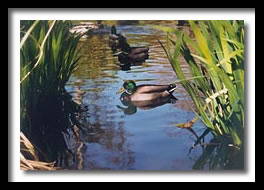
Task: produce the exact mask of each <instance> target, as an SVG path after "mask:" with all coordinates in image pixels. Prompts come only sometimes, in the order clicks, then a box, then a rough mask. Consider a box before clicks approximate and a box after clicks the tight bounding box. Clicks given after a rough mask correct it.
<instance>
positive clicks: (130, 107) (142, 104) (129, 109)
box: [117, 92, 177, 115]
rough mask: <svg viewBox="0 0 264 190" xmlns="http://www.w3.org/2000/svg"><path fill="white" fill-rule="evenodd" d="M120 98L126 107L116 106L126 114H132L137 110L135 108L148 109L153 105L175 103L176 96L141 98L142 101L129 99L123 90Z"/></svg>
mask: <svg viewBox="0 0 264 190" xmlns="http://www.w3.org/2000/svg"><path fill="white" fill-rule="evenodd" d="M120 100H121V102H122V104H123V105H124V106H126V107H122V106H119V105H117V108H119V109H121V110H123V111H124V113H125V114H126V115H132V114H135V113H136V112H137V108H139V109H142V110H148V109H153V108H155V107H159V106H162V105H164V104H167V103H171V104H174V103H176V100H177V98H175V97H174V96H173V95H172V94H170V95H169V96H167V97H165V98H157V99H154V100H143V101H131V100H130V97H129V94H127V93H126V92H124V93H123V94H122V95H121V97H120Z"/></svg>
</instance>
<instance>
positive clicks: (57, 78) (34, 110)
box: [20, 20, 81, 160]
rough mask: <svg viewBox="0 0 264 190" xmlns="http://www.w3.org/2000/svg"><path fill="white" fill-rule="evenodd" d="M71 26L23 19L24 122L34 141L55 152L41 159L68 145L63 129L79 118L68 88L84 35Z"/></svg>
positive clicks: (21, 109) (67, 23) (23, 125)
mask: <svg viewBox="0 0 264 190" xmlns="http://www.w3.org/2000/svg"><path fill="white" fill-rule="evenodd" d="M70 27H71V22H70V21H56V20H54V21H48V20H41V21H40V20H36V21H34V20H23V21H21V22H20V34H21V36H20V37H21V38H20V39H21V41H20V126H21V131H22V132H23V133H24V134H25V136H27V137H28V139H29V140H30V141H31V142H32V144H34V145H36V146H37V147H41V150H42V151H43V152H45V153H46V155H49V153H51V156H49V158H47V156H46V158H44V157H43V154H42V155H39V157H40V158H39V159H40V160H54V159H55V158H56V156H57V155H56V153H58V151H60V149H67V146H66V144H65V141H64V137H63V134H62V132H65V133H67V128H69V127H71V126H73V125H74V124H75V123H76V122H77V121H76V119H75V113H76V112H77V111H78V109H79V108H80V107H79V106H78V105H77V104H76V103H74V102H73V101H72V97H71V96H70V95H69V94H68V93H67V92H66V90H65V88H64V86H65V84H66V82H67V81H68V79H69V77H70V75H71V73H72V72H73V70H74V69H75V67H76V66H77V63H78V60H79V59H80V56H79V51H78V47H77V44H78V42H79V39H80V38H81V35H78V34H76V33H70V32H69V29H70ZM54 148H56V150H54ZM55 152H56V153H55Z"/></svg>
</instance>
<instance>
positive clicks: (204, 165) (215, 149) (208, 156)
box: [186, 128, 244, 170]
mask: <svg viewBox="0 0 264 190" xmlns="http://www.w3.org/2000/svg"><path fill="white" fill-rule="evenodd" d="M186 130H189V131H190V132H191V133H192V134H193V135H194V136H195V137H196V140H195V142H194V144H193V145H192V146H191V147H190V149H189V155H191V154H192V151H193V150H194V149H196V148H197V147H198V146H201V148H202V153H201V155H199V157H198V158H196V159H195V160H194V164H193V166H192V169H193V170H202V169H209V170H223V169H227V170H229V169H230V170H233V169H244V156H243V154H244V152H243V150H242V151H241V150H240V149H239V148H237V147H236V146H230V143H232V142H231V141H230V138H226V140H225V141H221V142H220V141H219V139H217V138H215V137H213V138H211V139H210V140H205V139H206V137H207V136H208V135H209V134H210V132H211V130H210V129H206V130H204V132H203V133H202V134H201V135H200V136H199V135H197V133H196V132H195V131H194V130H193V129H192V128H186ZM206 141H208V142H206Z"/></svg>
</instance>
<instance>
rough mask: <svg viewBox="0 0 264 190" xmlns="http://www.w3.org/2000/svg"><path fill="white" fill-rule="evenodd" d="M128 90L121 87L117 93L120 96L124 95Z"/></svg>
mask: <svg viewBox="0 0 264 190" xmlns="http://www.w3.org/2000/svg"><path fill="white" fill-rule="evenodd" d="M125 90H126V89H125V88H124V87H121V88H120V89H119V90H118V91H117V92H116V94H120V93H122V92H124V91H125Z"/></svg>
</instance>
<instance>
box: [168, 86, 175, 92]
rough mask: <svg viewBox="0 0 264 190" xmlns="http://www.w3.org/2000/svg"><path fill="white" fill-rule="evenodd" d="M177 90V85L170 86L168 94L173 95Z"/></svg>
mask: <svg viewBox="0 0 264 190" xmlns="http://www.w3.org/2000/svg"><path fill="white" fill-rule="evenodd" d="M176 88H177V86H176V84H170V85H169V88H168V92H169V93H172V92H173V91H174V90H175V89H176Z"/></svg>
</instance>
